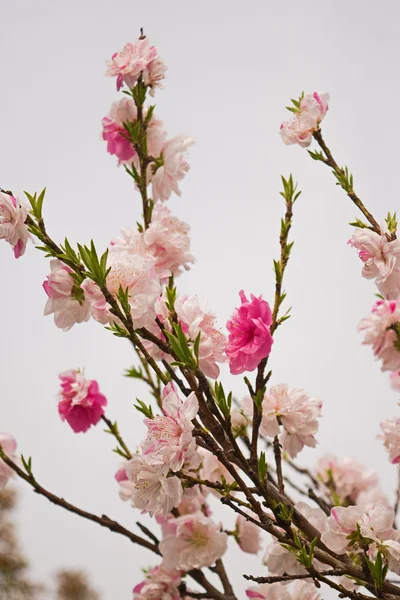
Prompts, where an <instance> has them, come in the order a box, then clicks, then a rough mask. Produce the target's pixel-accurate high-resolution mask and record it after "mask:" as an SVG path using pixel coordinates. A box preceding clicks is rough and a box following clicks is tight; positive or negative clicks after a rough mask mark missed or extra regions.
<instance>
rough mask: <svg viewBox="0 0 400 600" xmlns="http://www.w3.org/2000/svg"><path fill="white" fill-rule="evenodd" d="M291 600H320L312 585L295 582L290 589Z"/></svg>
mask: <svg viewBox="0 0 400 600" xmlns="http://www.w3.org/2000/svg"><path fill="white" fill-rule="evenodd" d="M291 596H292V600H320V598H321V594H320V593H319V591H318V590H317V588H316V587H315V585H314V584H313V583H308V581H295V582H294V584H293V589H292V593H291Z"/></svg>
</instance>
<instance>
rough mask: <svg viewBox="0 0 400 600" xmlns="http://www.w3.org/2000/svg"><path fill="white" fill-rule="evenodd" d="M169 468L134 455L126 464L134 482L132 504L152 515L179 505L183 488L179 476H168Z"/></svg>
mask: <svg viewBox="0 0 400 600" xmlns="http://www.w3.org/2000/svg"><path fill="white" fill-rule="evenodd" d="M167 472H168V468H166V467H165V466H164V465H154V464H151V463H149V462H148V461H147V460H146V458H145V457H144V456H139V455H137V456H134V457H133V458H132V459H131V460H130V461H129V462H128V463H127V465H126V474H127V476H128V479H129V480H130V481H131V482H132V483H133V488H134V489H133V492H132V497H131V500H132V504H133V505H134V506H135V507H136V508H139V509H140V510H143V511H145V512H148V513H149V514H150V516H153V515H156V514H160V513H161V514H163V515H164V517H166V516H167V515H168V513H170V512H171V510H172V509H173V508H176V507H177V506H179V504H180V502H181V500H182V497H183V490H182V484H181V482H180V480H179V479H178V477H175V476H173V477H167Z"/></svg>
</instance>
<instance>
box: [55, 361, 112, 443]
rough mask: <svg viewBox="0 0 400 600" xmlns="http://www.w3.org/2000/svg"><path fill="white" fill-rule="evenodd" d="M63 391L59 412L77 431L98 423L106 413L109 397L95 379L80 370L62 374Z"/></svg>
mask: <svg viewBox="0 0 400 600" xmlns="http://www.w3.org/2000/svg"><path fill="white" fill-rule="evenodd" d="M59 377H60V379H61V391H60V402H59V404H58V412H59V413H60V416H61V419H62V420H63V421H67V422H68V424H69V425H70V426H71V427H72V429H73V430H74V431H75V433H79V432H81V431H82V432H85V431H87V430H88V429H89V427H91V426H92V425H96V424H97V423H98V422H99V421H100V419H101V417H102V416H103V414H104V406H106V405H107V399H106V397H105V396H103V394H101V393H100V391H99V384H98V383H97V381H95V380H93V379H92V380H88V379H86V377H84V375H83V374H82V373H80V372H79V371H78V370H75V371H66V372H65V373H61V374H60V376H59Z"/></svg>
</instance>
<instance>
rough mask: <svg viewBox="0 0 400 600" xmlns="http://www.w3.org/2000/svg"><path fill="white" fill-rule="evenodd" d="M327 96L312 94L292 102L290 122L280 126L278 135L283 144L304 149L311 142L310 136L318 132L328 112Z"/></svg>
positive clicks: (325, 94)
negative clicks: (296, 145)
mask: <svg viewBox="0 0 400 600" xmlns="http://www.w3.org/2000/svg"><path fill="white" fill-rule="evenodd" d="M328 102H329V94H328V93H326V92H314V93H313V94H307V95H306V96H302V97H301V98H300V100H299V101H294V103H293V104H294V108H292V107H291V108H290V109H289V110H290V111H291V112H293V113H294V116H293V117H292V119H290V121H285V122H284V123H282V124H281V129H280V134H281V136H282V140H283V142H284V143H285V144H287V145H289V144H299V145H300V146H301V147H302V148H306V147H307V146H309V145H310V144H311V142H312V135H313V133H314V132H315V131H317V130H318V128H319V124H320V123H321V121H322V119H323V118H324V116H325V115H326V112H327V110H328Z"/></svg>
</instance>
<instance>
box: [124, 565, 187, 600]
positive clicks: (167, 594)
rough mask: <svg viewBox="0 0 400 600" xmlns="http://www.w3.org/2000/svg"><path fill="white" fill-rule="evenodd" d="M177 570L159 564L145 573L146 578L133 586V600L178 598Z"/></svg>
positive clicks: (178, 576)
mask: <svg viewBox="0 0 400 600" xmlns="http://www.w3.org/2000/svg"><path fill="white" fill-rule="evenodd" d="M180 583H181V576H180V573H179V571H176V570H167V569H165V568H164V567H163V565H160V566H159V567H154V568H153V569H151V570H150V571H148V572H147V573H146V579H145V580H144V581H142V582H141V583H139V584H138V585H136V586H135V587H134V588H133V600H179V599H180V597H181V595H180V593H179V589H178V586H179V584H180Z"/></svg>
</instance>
